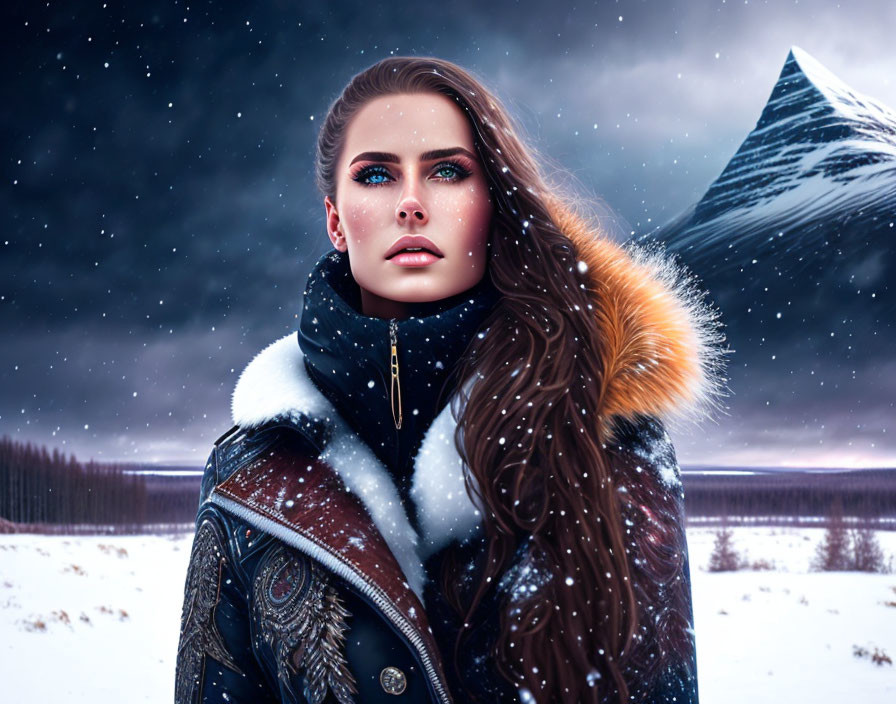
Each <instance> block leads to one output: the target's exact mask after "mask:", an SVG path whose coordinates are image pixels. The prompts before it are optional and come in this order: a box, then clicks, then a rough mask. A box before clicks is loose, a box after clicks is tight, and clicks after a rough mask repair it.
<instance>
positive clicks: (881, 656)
mask: <svg viewBox="0 0 896 704" xmlns="http://www.w3.org/2000/svg"><path fill="white" fill-rule="evenodd" d="M852 654H853V655H855V656H856V657H857V658H865V659H868V660H870V661H871V662H873V663H874V664H875V665H878V666H880V665H892V664H893V660H892V659H891V658H890V656H889V655H887V652H886V651H885V650H884V649H883V648H878V647H875V648H874V652H871V651H870V650H868V648H863V647H862V646H861V645H853V646H852Z"/></svg>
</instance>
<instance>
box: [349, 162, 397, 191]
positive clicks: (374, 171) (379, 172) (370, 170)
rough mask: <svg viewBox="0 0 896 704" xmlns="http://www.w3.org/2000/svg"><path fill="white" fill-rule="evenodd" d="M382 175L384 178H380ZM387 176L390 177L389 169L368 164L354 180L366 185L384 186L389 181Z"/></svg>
mask: <svg viewBox="0 0 896 704" xmlns="http://www.w3.org/2000/svg"><path fill="white" fill-rule="evenodd" d="M380 177H382V180H379V178H380ZM387 178H390V176H389V171H388V170H387V169H385V168H383V167H382V166H366V167H364V168H363V169H361V170H360V171H359V172H358V174H357V176H355V177H354V179H353V180H355V181H357V182H358V183H361V184H363V185H365V186H382V185H383V184H385V183H388V181H387V180H386V179H387ZM369 179H378V180H369Z"/></svg>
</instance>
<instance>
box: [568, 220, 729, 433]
mask: <svg viewBox="0 0 896 704" xmlns="http://www.w3.org/2000/svg"><path fill="white" fill-rule="evenodd" d="M558 210H559V212H558V213H556V214H555V221H556V222H557V224H558V226H559V227H560V229H561V231H562V232H563V233H564V234H566V235H567V236H568V237H569V238H570V239H571V240H572V242H573V243H574V244H575V246H576V248H577V250H578V255H579V260H580V261H582V262H584V264H585V266H587V274H588V277H589V279H590V282H591V285H590V289H591V291H592V293H593V295H594V314H595V315H596V316H597V319H598V322H599V324H600V329H601V330H602V331H603V332H604V337H603V341H602V344H601V345H600V349H599V350H597V352H598V354H600V356H601V368H602V369H603V370H604V378H603V379H602V384H601V393H602V394H603V399H602V401H601V404H600V408H601V411H600V428H599V429H600V431H601V437H602V438H604V439H609V438H611V437H612V427H613V420H614V416H622V417H624V418H628V419H633V418H634V416H636V415H639V414H643V415H650V416H654V417H656V418H658V419H659V420H661V421H664V422H672V423H675V422H677V421H680V420H694V421H696V420H700V419H702V418H704V417H709V416H710V415H711V413H710V412H711V411H712V410H717V409H719V408H720V406H719V404H718V401H719V398H720V397H721V396H724V395H726V394H725V393H724V390H725V389H724V382H725V379H724V378H723V377H722V372H723V369H724V355H725V354H726V351H724V350H722V349H721V346H720V344H721V343H722V342H723V341H724V339H725V337H724V335H723V334H722V332H721V327H722V326H721V323H720V322H719V319H718V318H719V315H718V311H717V310H715V309H714V308H712V307H711V306H710V305H708V304H707V303H706V302H705V301H704V300H703V299H704V297H705V293H704V292H701V291H700V290H699V289H698V287H697V285H696V281H695V278H694V277H692V276H689V275H688V274H687V272H686V270H685V269H684V266H683V265H681V264H680V263H678V262H677V261H676V260H674V259H673V258H672V257H671V256H667V255H666V254H665V253H664V252H663V251H662V250H659V249H654V250H651V249H649V248H647V247H641V246H638V245H635V244H632V243H627V244H625V245H619V244H616V243H615V242H612V241H610V240H609V239H608V238H607V237H605V236H604V235H601V234H600V233H597V232H595V230H594V228H593V227H591V226H589V225H588V224H587V223H586V222H585V221H584V220H583V219H582V218H580V217H579V216H578V215H576V214H574V213H572V212H571V211H569V210H568V209H567V208H559V209H558Z"/></svg>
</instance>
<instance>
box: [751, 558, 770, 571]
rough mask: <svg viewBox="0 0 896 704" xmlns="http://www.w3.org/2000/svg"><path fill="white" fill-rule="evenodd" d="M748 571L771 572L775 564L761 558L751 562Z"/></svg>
mask: <svg viewBox="0 0 896 704" xmlns="http://www.w3.org/2000/svg"><path fill="white" fill-rule="evenodd" d="M750 569H751V570H756V571H766V570H773V569H775V562H774V560H772V561H771V562H769V561H768V560H766V559H765V558H762V559H759V560H753V563H752V564H751V565H750Z"/></svg>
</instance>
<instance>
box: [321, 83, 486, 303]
mask: <svg viewBox="0 0 896 704" xmlns="http://www.w3.org/2000/svg"><path fill="white" fill-rule="evenodd" d="M324 204H325V206H326V209H327V231H328V233H329V235H330V240H331V242H332V243H333V246H334V247H335V248H336V249H338V250H340V251H343V252H344V251H348V257H349V263H350V265H351V270H352V275H353V277H354V279H355V281H356V282H357V284H358V286H359V287H360V288H361V303H362V306H363V312H364V314H365V315H370V316H375V317H381V318H392V317H404V309H405V306H404V305H403V303H409V302H428V301H438V300H441V299H443V298H447V297H449V296H453V295H455V294H458V293H462V292H464V291H466V290H467V289H469V288H471V287H472V286H474V285H476V284H477V283H478V282H479V281H480V280H481V279H482V277H483V275H484V273H485V266H486V253H487V248H486V244H487V242H488V238H489V230H490V226H491V218H492V204H491V201H490V199H489V192H488V185H487V182H486V175H485V171H484V169H483V167H482V164H481V163H480V162H479V158H478V156H477V154H476V151H475V148H474V145H473V133H472V128H471V126H470V124H469V122H468V121H467V119H466V118H465V117H464V113H463V112H462V111H461V109H460V108H459V107H458V106H457V104H456V103H455V102H454V100H452V99H451V98H449V97H447V96H444V95H442V94H440V93H418V94H396V95H386V96H380V97H378V98H374V99H373V100H371V101H370V102H369V103H367V104H366V105H365V106H364V107H363V108H362V109H361V110H360V111H359V112H358V113H357V114H356V115H355V116H354V118H353V119H352V120H351V122H350V123H349V126H348V129H347V132H346V136H345V145H344V147H343V150H342V154H341V156H340V159H339V164H338V166H337V181H336V203H335V204H334V203H333V202H332V201H331V200H330V198H329V196H328V197H326V198H325V199H324ZM409 235H413V236H417V238H416V239H415V240H411V241H410V242H408V243H402V242H401V241H400V239H401V238H402V237H405V236H409ZM422 238H425V239H422ZM403 244H410V245H411V246H412V247H413V246H416V247H423V248H425V249H427V250H432V252H433V253H432V254H429V253H427V252H424V251H419V252H418V253H405V254H398V255H396V256H392V252H393V251H394V250H395V249H396V248H401V247H402V245H403Z"/></svg>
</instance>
